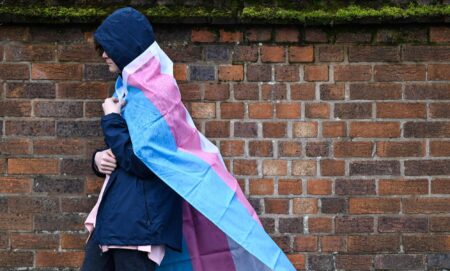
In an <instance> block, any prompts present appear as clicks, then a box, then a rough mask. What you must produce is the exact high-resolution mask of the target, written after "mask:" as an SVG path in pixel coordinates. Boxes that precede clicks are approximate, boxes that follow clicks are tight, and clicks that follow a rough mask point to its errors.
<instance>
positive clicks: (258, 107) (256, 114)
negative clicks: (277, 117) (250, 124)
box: [248, 103, 273, 119]
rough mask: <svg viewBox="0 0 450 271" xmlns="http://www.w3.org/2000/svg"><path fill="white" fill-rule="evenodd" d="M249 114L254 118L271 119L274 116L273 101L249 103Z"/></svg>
mask: <svg viewBox="0 0 450 271" xmlns="http://www.w3.org/2000/svg"><path fill="white" fill-rule="evenodd" d="M248 115H249V117H250V118H252V119H271V118H272V116H273V104H272V103H252V104H249V105H248Z"/></svg>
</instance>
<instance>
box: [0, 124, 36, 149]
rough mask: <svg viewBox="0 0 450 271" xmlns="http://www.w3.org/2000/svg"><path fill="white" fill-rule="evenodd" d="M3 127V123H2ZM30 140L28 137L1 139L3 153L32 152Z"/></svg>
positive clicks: (0, 147) (0, 144) (0, 145)
mask: <svg viewBox="0 0 450 271" xmlns="http://www.w3.org/2000/svg"><path fill="white" fill-rule="evenodd" d="M0 127H1V125H0ZM30 146H31V144H30V140H28V139H3V140H1V141H0V153H1V154H4V155H5V154H30V153H31V148H30Z"/></svg>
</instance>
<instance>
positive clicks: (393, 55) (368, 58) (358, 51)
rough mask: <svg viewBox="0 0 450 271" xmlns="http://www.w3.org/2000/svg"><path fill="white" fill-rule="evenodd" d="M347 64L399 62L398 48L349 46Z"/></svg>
mask: <svg viewBox="0 0 450 271" xmlns="http://www.w3.org/2000/svg"><path fill="white" fill-rule="evenodd" d="M348 61H349V62H397V61H400V49H399V46H350V47H349V50H348Z"/></svg>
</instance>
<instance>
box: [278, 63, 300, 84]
mask: <svg viewBox="0 0 450 271" xmlns="http://www.w3.org/2000/svg"><path fill="white" fill-rule="evenodd" d="M299 79H300V73H299V69H298V66H297V65H281V66H275V80H276V81H282V82H295V81H298V80H299Z"/></svg>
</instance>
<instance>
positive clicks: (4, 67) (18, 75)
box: [0, 64, 30, 80]
mask: <svg viewBox="0 0 450 271" xmlns="http://www.w3.org/2000/svg"><path fill="white" fill-rule="evenodd" d="M22 79H23V80H27V79H30V68H29V66H28V65H27V64H0V80H22Z"/></svg>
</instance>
